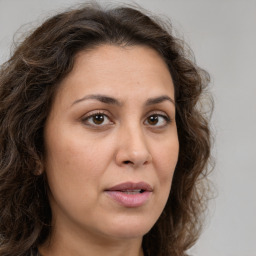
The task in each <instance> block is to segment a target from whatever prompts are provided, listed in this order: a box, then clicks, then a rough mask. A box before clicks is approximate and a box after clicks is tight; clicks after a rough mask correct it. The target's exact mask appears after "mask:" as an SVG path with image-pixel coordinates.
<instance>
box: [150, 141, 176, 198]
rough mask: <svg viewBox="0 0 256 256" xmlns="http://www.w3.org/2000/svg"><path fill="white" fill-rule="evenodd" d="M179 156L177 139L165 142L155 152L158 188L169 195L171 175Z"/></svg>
mask: <svg viewBox="0 0 256 256" xmlns="http://www.w3.org/2000/svg"><path fill="white" fill-rule="evenodd" d="M178 155H179V142H178V138H177V137H174V138H173V139H172V140H169V142H168V140H166V142H165V143H163V144H162V146H161V147H159V148H158V150H156V151H155V154H154V156H155V165H156V166H155V168H156V170H157V175H158V180H159V183H160V184H159V186H160V187H161V189H163V191H165V192H166V193H169V191H170V187H171V183H172V178H173V174H174V171H175V168H176V164H177V161H178Z"/></svg>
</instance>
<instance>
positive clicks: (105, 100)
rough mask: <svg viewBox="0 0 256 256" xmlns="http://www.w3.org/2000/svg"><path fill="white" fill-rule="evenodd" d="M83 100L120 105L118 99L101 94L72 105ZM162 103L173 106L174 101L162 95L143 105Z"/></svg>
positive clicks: (150, 99)
mask: <svg viewBox="0 0 256 256" xmlns="http://www.w3.org/2000/svg"><path fill="white" fill-rule="evenodd" d="M85 100H98V101H100V102H103V103H106V104H110V105H117V106H121V105H122V103H121V102H120V101H119V100H118V99H115V98H113V97H109V96H107V95H101V94H91V95H86V96H85V97H83V98H81V99H78V100H76V101H74V102H73V103H72V105H74V104H77V103H79V102H82V101H85ZM164 101H169V102H171V103H172V104H173V105H174V106H175V102H174V100H173V99H172V98H170V97H169V96H167V95H163V96H159V97H155V98H149V99H147V101H146V103H145V106H151V105H155V104H159V103H162V102H164Z"/></svg>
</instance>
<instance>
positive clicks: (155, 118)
mask: <svg viewBox="0 0 256 256" xmlns="http://www.w3.org/2000/svg"><path fill="white" fill-rule="evenodd" d="M170 122H171V119H170V117H168V116H167V115H163V114H153V115H150V116H148V117H147V119H146V121H145V124H146V125H149V126H155V127H164V126H166V125H167V124H168V123H170Z"/></svg>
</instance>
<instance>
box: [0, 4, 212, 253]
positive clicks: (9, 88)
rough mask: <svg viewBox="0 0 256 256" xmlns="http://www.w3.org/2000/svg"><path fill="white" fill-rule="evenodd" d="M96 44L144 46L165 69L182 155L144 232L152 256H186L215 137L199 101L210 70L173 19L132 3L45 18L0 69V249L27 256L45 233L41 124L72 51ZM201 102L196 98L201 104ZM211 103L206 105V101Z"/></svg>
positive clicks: (197, 227) (197, 225)
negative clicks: (197, 58)
mask: <svg viewBox="0 0 256 256" xmlns="http://www.w3.org/2000/svg"><path fill="white" fill-rule="evenodd" d="M101 44H112V45H117V46H133V45H145V46H149V47H151V48H153V49H154V50H156V51H157V52H158V53H159V54H160V55H161V56H162V58H163V60H164V61H165V62H166V64H167V65H168V67H169V70H170V73H171V76H172V78H173V82H174V87H175V102H176V109H177V114H176V122H177V130H178V138H179V142H180V153H179V158H178V163H177V166H176V169H175V173H174V177H173V183H172V189H171V192H170V195H169V198H168V201H167V204H166V206H165V208H164V211H163V213H162V214H161V216H160V218H159V219H158V220H157V222H156V223H155V225H154V226H153V228H152V229H151V230H150V231H149V233H147V234H146V235H145V236H144V238H143V249H144V252H145V254H147V255H150V256H166V255H172V256H184V255H187V252H186V251H187V250H188V249H189V248H190V247H191V246H192V245H193V244H194V243H195V242H196V240H197V239H198V236H199V233H200V231H201V227H202V220H203V218H202V216H203V212H204V210H205V209H206V203H207V199H208V197H207V184H208V183H207V174H208V173H209V168H208V166H209V159H210V148H211V143H210V142H211V136H210V131H209V118H208V116H209V115H206V114H205V113H204V112H203V111H202V109H201V107H200V102H201V101H200V99H201V97H202V95H205V91H206V89H207V86H208V84H209V75H208V73H207V72H206V71H204V70H202V69H201V68H199V67H198V66H197V65H196V63H195V61H194V58H193V55H192V54H191V52H190V51H188V50H187V47H186V46H185V44H184V43H183V41H182V40H179V39H178V38H176V37H175V35H174V32H173V29H172V26H171V25H170V23H169V21H168V22H163V21H160V20H159V19H158V18H156V17H154V16H152V15H151V14H150V13H148V12H146V11H141V10H139V9H138V8H134V7H129V6H120V7H115V8H105V7H102V6H99V5H96V4H88V5H84V6H81V7H79V8H76V9H70V10H67V11H65V12H62V13H59V14H57V15H55V16H53V17H51V18H49V19H47V20H46V21H45V22H44V23H43V24H42V25H41V26H40V27H38V28H37V29H36V30H34V31H33V32H32V33H31V34H30V35H29V36H27V37H26V38H25V39H24V41H23V42H22V43H20V45H19V46H18V47H17V48H16V50H15V52H14V53H13V55H12V57H11V58H10V59H9V60H8V61H7V62H6V63H4V64H3V65H2V66H1V70H0V255H2V256H25V255H30V254H29V253H30V252H31V250H33V249H34V248H36V247H37V246H39V245H40V244H42V243H43V242H44V241H45V240H46V238H47V237H48V236H49V234H50V232H51V209H50V205H49V201H48V196H47V179H46V177H45V174H44V173H43V174H42V175H39V173H40V172H41V171H43V170H44V138H43V131H44V125H45V122H46V119H47V117H48V115H49V111H50V110H51V105H52V102H53V98H54V95H55V93H56V91H57V90H58V84H59V83H60V82H61V81H62V79H63V78H64V77H65V76H66V75H67V74H68V73H69V72H70V71H71V70H72V67H73V64H74V59H75V56H76V55H77V53H78V52H80V51H82V50H88V49H91V48H94V47H97V46H99V45H101ZM201 105H202V104H201ZM210 109H211V107H210Z"/></svg>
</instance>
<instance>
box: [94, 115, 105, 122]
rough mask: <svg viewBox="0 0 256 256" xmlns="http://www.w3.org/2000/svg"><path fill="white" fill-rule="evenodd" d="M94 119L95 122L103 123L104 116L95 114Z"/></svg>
mask: <svg viewBox="0 0 256 256" xmlns="http://www.w3.org/2000/svg"><path fill="white" fill-rule="evenodd" d="M93 121H94V123H95V124H102V123H103V122H104V116H103V115H95V116H94V120H93Z"/></svg>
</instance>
